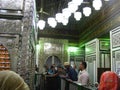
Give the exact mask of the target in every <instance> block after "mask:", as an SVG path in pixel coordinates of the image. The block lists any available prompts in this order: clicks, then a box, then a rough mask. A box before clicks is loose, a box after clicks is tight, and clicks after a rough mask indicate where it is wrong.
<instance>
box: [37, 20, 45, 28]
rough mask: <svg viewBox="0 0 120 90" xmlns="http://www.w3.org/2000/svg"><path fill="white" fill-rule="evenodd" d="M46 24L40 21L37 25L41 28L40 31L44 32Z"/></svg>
mask: <svg viewBox="0 0 120 90" xmlns="http://www.w3.org/2000/svg"><path fill="white" fill-rule="evenodd" d="M45 24H46V22H45V21H44V20H39V21H38V23H37V27H39V29H40V30H43V29H44V28H45Z"/></svg>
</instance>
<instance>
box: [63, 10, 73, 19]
mask: <svg viewBox="0 0 120 90" xmlns="http://www.w3.org/2000/svg"><path fill="white" fill-rule="evenodd" d="M62 14H63V17H65V18H67V19H68V18H69V17H70V16H71V12H70V10H69V9H68V8H64V9H63V10H62Z"/></svg>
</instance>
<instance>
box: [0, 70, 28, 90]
mask: <svg viewBox="0 0 120 90" xmlns="http://www.w3.org/2000/svg"><path fill="white" fill-rule="evenodd" d="M0 90H29V87H28V85H27V84H26V83H25V82H24V80H23V79H22V78H21V77H20V76H19V75H18V74H17V73H15V72H13V71H8V70H6V71H0Z"/></svg>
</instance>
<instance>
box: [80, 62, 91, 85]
mask: <svg viewBox="0 0 120 90" xmlns="http://www.w3.org/2000/svg"><path fill="white" fill-rule="evenodd" d="M86 67H87V63H86V62H85V61H82V62H80V66H79V68H80V72H79V74H78V83H80V84H82V85H88V84H89V74H88V72H87V71H86Z"/></svg>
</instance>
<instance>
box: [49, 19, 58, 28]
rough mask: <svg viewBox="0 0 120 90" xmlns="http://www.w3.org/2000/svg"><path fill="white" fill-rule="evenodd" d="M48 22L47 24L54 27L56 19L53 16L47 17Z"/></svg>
mask: <svg viewBox="0 0 120 90" xmlns="http://www.w3.org/2000/svg"><path fill="white" fill-rule="evenodd" d="M48 24H49V26H51V27H52V28H55V27H56V25H57V21H56V20H55V18H54V17H49V18H48Z"/></svg>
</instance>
